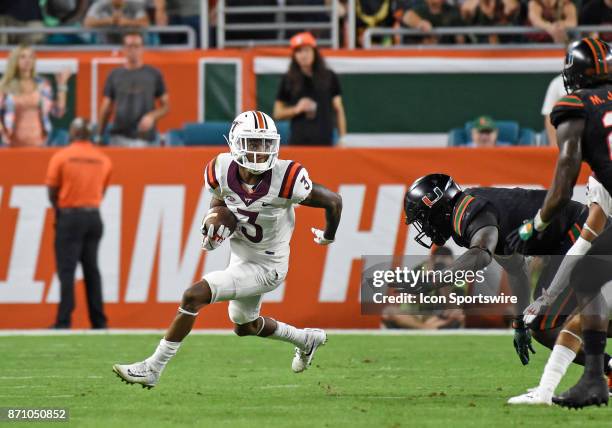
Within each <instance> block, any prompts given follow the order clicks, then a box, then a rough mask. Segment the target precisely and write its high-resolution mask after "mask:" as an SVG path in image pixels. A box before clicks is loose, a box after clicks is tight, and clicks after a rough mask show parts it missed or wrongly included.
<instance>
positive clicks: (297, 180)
mask: <svg viewBox="0 0 612 428" xmlns="http://www.w3.org/2000/svg"><path fill="white" fill-rule="evenodd" d="M311 191H312V181H310V177H309V176H308V171H307V170H306V168H304V167H303V166H302V165H301V164H300V163H299V162H293V161H292V162H290V163H289V165H287V169H286V170H285V175H284V176H283V182H282V184H281V188H280V191H279V192H278V196H279V197H280V198H284V199H287V200H288V201H290V202H291V203H293V204H299V203H300V202H302V201H303V200H304V199H306V197H308V195H310V192H311Z"/></svg>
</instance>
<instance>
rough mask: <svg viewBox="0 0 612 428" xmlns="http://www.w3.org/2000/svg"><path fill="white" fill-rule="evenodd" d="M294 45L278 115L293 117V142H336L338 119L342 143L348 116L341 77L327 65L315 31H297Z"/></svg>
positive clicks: (276, 106) (278, 98)
mask: <svg viewBox="0 0 612 428" xmlns="http://www.w3.org/2000/svg"><path fill="white" fill-rule="evenodd" d="M291 48H292V49H293V53H292V57H291V64H290V65H289V71H288V72H287V73H286V74H285V75H284V76H283V78H282V80H281V84H280V87H279V89H278V94H277V96H276V101H275V103H274V118H275V119H276V120H287V119H290V120H291V138H290V139H289V144H292V145H310V146H331V145H333V130H334V121H335V124H336V126H337V128H338V137H339V140H340V142H342V138H343V137H344V136H345V134H346V117H345V115H344V106H343V104H342V96H341V91H340V82H339V81H338V76H337V75H336V73H334V72H333V71H332V70H330V69H329V68H327V66H326V64H325V60H324V59H323V56H322V55H321V53H320V52H319V50H318V49H317V42H316V39H315V38H314V36H313V35H312V34H310V33H299V34H296V35H295V36H293V37H292V38H291ZM334 119H335V120H334Z"/></svg>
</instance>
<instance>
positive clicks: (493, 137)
mask: <svg viewBox="0 0 612 428" xmlns="http://www.w3.org/2000/svg"><path fill="white" fill-rule="evenodd" d="M498 135H499V130H498V129H497V124H496V123H495V121H494V120H493V119H491V118H490V117H489V116H480V117H479V118H477V119H476V120H475V121H474V125H473V126H472V141H471V142H470V143H469V144H468V146H469V147H495V146H497V145H509V144H510V143H507V142H503V143H500V142H499V141H497V137H498Z"/></svg>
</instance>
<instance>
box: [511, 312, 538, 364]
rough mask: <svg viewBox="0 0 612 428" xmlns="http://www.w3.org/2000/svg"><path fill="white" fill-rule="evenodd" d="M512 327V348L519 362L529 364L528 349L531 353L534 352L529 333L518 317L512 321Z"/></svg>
mask: <svg viewBox="0 0 612 428" xmlns="http://www.w3.org/2000/svg"><path fill="white" fill-rule="evenodd" d="M512 328H514V349H515V350H516V353H517V354H518V356H519V358H520V360H521V363H523V365H524V366H526V365H527V364H529V351H531V353H532V354H535V353H536V352H535V349H533V346H531V333H530V332H529V329H528V328H527V327H526V326H525V323H524V322H523V320H522V319H520V318H519V319H515V320H513V321H512Z"/></svg>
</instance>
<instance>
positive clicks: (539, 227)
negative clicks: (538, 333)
mask: <svg viewBox="0 0 612 428" xmlns="http://www.w3.org/2000/svg"><path fill="white" fill-rule="evenodd" d="M563 79H564V82H565V87H566V89H567V91H568V93H569V94H570V95H568V96H566V97H563V98H561V99H560V100H559V101H558V102H557V104H556V105H555V107H554V108H553V111H552V113H551V115H550V119H551V122H552V124H553V126H555V128H556V129H557V141H558V145H559V157H558V160H557V166H556V169H555V175H554V178H553V182H552V185H551V188H550V190H549V191H548V193H547V195H546V199H545V200H544V203H543V205H542V207H541V209H540V210H539V211H538V212H537V213H536V215H535V216H534V217H529V218H531V220H529V221H527V222H526V223H525V224H524V225H523V226H521V227H520V229H519V230H518V231H517V235H518V236H520V238H521V240H522V242H519V240H514V241H513V244H512V245H511V246H512V247H514V248H516V249H520V248H524V249H526V250H527V251H529V247H530V246H532V245H537V244H534V243H537V241H538V239H539V237H540V235H542V234H543V233H546V229H547V228H548V225H549V224H552V222H554V221H555V219H556V218H557V217H558V216H559V214H560V213H561V212H562V211H563V210H565V207H566V206H567V204H568V203H569V202H570V200H571V197H572V190H573V187H574V185H575V184H576V180H577V178H578V174H579V172H580V167H581V163H582V161H585V162H586V163H588V164H589V166H590V167H591V169H592V170H593V174H594V175H595V177H596V178H597V180H598V181H599V182H600V183H601V184H602V185H603V186H604V187H605V189H606V190H607V191H608V193H609V194H610V193H612V157H611V149H612V49H611V48H610V46H609V45H608V44H606V43H605V42H604V41H602V40H599V39H593V38H585V39H582V40H580V41H578V42H575V43H573V44H571V45H570V46H569V48H568V50H567V54H566V57H565V65H564V69H563ZM610 254H612V229H611V228H608V229H606V230H605V231H604V232H603V233H602V234H601V235H600V236H599V237H598V238H597V239H595V241H593V245H592V246H591V248H590V249H589V251H588V252H587V253H586V255H587V257H584V258H582V259H581V260H580V261H578V262H577V264H576V266H575V268H574V269H573V271H572V274H571V276H570V285H571V286H572V287H573V288H574V290H575V291H576V295H577V298H578V302H579V305H580V308H582V312H581V315H582V331H583V340H584V350H585V354H586V363H585V368H584V374H583V375H582V377H581V378H580V380H579V381H578V383H577V384H576V385H575V386H574V387H572V388H570V389H569V390H568V391H566V392H565V393H563V394H561V395H560V396H558V397H555V398H553V401H554V402H555V403H557V404H560V405H563V406H566V407H573V408H581V407H584V406H589V405H600V404H607V403H608V387H607V385H606V382H605V380H604V378H603V377H602V376H601V373H602V371H603V366H604V359H603V355H604V349H605V346H606V330H607V326H608V312H607V307H606V304H605V301H604V299H603V297H602V296H601V294H600V293H599V291H600V289H601V287H602V286H603V285H604V284H605V283H606V282H608V281H609V280H612V268H611V266H612V263H611V262H612V257H610Z"/></svg>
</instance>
